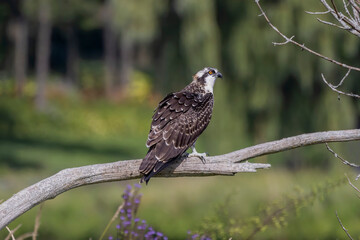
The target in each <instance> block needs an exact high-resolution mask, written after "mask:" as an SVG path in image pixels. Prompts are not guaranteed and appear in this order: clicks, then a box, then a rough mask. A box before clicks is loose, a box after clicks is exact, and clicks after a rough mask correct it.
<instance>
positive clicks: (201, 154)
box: [188, 143, 208, 164]
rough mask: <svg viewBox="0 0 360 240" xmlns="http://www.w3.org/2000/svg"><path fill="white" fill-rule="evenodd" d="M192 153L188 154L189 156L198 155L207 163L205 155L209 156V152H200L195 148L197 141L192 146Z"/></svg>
mask: <svg viewBox="0 0 360 240" xmlns="http://www.w3.org/2000/svg"><path fill="white" fill-rule="evenodd" d="M191 150H192V153H190V154H189V155H188V157H198V158H200V160H201V162H202V163H204V164H205V163H206V160H205V157H206V156H208V154H207V153H198V152H197V151H196V149H195V143H194V144H193V145H192V146H191Z"/></svg>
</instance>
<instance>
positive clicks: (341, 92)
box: [321, 74, 360, 98]
mask: <svg viewBox="0 0 360 240" xmlns="http://www.w3.org/2000/svg"><path fill="white" fill-rule="evenodd" d="M321 78H322V80H323V81H324V83H325V84H326V85H328V86H329V87H330V88H331V90H333V91H334V92H337V93H339V94H342V95H346V96H349V97H354V98H360V96H359V95H357V94H355V93H347V92H343V91H340V90H338V89H336V88H337V87H338V86H339V85H341V84H342V82H343V80H341V82H340V83H339V84H338V85H337V86H334V85H332V84H331V83H329V82H328V81H326V78H325V77H324V74H321Z"/></svg>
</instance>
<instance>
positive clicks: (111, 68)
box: [103, 0, 117, 97]
mask: <svg viewBox="0 0 360 240" xmlns="http://www.w3.org/2000/svg"><path fill="white" fill-rule="evenodd" d="M111 7H112V6H111V1H110V0H107V1H106V2H105V14H104V32H103V34H104V35H103V39H104V49H105V56H104V58H105V94H106V96H107V97H109V96H110V94H111V89H112V87H113V85H114V81H115V76H116V49H117V44H116V36H115V32H114V27H113V12H112V8H111Z"/></svg>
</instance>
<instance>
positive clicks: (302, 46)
mask: <svg viewBox="0 0 360 240" xmlns="http://www.w3.org/2000/svg"><path fill="white" fill-rule="evenodd" d="M259 1H260V0H255V3H256V4H257V6H258V7H259V9H260V11H261V14H260V16H264V18H265V20H266V22H267V23H268V24H269V25H270V27H271V28H272V29H274V31H275V32H277V33H278V34H279V35H280V36H281V37H282V38H284V39H285V40H286V41H285V43H292V44H294V45H296V46H298V47H300V48H301V49H302V50H306V51H307V52H309V53H311V54H313V55H315V56H318V57H320V58H322V59H325V60H326V61H329V62H331V63H334V64H336V65H339V66H341V67H343V68H347V69H351V70H355V71H358V72H360V68H358V67H354V66H350V65H347V64H344V63H342V62H339V61H336V60H334V59H332V58H329V57H326V56H324V55H322V54H320V53H318V52H315V51H314V50H311V49H310V48H308V47H306V46H305V45H304V44H300V43H298V42H296V41H295V40H293V38H292V37H291V38H289V37H287V36H286V35H285V34H283V33H282V32H280V30H279V29H278V28H277V27H275V26H274V25H273V24H272V23H271V21H270V19H269V18H268V16H267V15H266V13H265V12H264V10H263V9H262V7H261V5H260V3H259ZM321 1H323V0H321ZM330 11H331V10H330ZM274 45H284V43H283V44H274Z"/></svg>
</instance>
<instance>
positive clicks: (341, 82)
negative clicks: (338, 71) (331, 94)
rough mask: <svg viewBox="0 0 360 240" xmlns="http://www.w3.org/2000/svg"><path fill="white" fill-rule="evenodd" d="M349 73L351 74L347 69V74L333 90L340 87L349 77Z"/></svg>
mask: <svg viewBox="0 0 360 240" xmlns="http://www.w3.org/2000/svg"><path fill="white" fill-rule="evenodd" d="M350 72H351V69H349V70H348V71H347V73H346V74H345V76H344V77H343V78H342V79H341V81H340V82H339V84H338V85H336V86H334V88H338V87H340V86H341V85H342V84H343V82H344V80H345V79H346V78H347V77H348V76H349V73H350Z"/></svg>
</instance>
